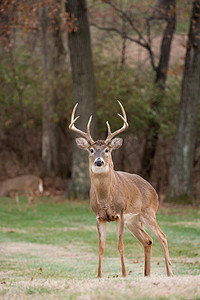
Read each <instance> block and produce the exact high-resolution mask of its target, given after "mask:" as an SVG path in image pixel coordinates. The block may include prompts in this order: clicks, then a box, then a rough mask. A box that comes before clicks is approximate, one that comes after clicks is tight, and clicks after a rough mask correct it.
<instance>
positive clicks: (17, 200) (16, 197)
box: [15, 193, 21, 211]
mask: <svg viewBox="0 0 200 300" xmlns="http://www.w3.org/2000/svg"><path fill="white" fill-rule="evenodd" d="M15 201H16V204H17V208H18V210H19V211H21V207H20V205H19V198H18V194H17V193H15Z"/></svg>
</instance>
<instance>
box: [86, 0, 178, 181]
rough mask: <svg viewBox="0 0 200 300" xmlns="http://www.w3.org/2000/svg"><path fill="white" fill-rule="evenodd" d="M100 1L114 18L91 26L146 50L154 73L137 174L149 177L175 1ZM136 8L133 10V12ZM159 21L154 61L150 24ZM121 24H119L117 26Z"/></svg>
mask: <svg viewBox="0 0 200 300" xmlns="http://www.w3.org/2000/svg"><path fill="white" fill-rule="evenodd" d="M103 2H104V3H106V4H108V5H109V6H110V7H111V8H112V10H113V11H114V13H115V14H117V17H118V18H114V21H115V23H114V22H112V23H113V24H112V23H111V25H109V26H105V25H104V23H105V17H104V18H103V19H102V23H103V25H99V24H96V23H95V22H94V21H93V22H91V25H93V26H94V27H96V28H98V29H100V30H105V31H109V32H115V33H117V34H118V35H120V36H121V37H122V39H123V40H125V39H127V40H129V41H132V42H134V43H136V44H138V45H140V46H141V47H143V48H144V49H146V50H147V52H148V54H149V59H150V62H151V66H152V69H153V71H154V74H155V78H154V83H155V98H154V99H153V100H152V104H151V111H152V114H151V117H150V118H149V124H148V128H147V130H146V136H145V145H144V151H143V157H142V164H141V175H142V176H143V177H144V178H146V179H148V180H150V176H151V171H152V167H153V161H154V156H155V152H156V147H157V141H158V138H159V129H160V125H159V123H158V120H157V115H158V114H159V110H160V105H161V103H162V102H161V101H160V98H162V97H163V94H164V91H165V85H166V79H167V72H168V67H169V59H170V51H171V44H172V39H173V35H174V32H175V27H176V0H158V1H156V5H155V7H153V8H151V7H148V8H146V7H145V5H144V3H143V5H144V7H143V5H141V3H140V4H138V6H137V4H131V3H129V4H128V5H127V6H126V7H124V8H123V7H122V6H120V5H117V4H116V2H115V1H112V0H104V1H103ZM136 10H137V13H135V11H136ZM160 21H162V22H164V27H163V28H164V29H163V36H162V41H161V46H160V55H159V60H158V63H156V58H155V57H156V55H155V53H154V50H153V47H152V31H154V25H155V24H156V23H157V22H160ZM107 23H110V22H109V21H108V22H107ZM121 23H122V25H123V26H121ZM124 24H125V25H124ZM162 26H163V24H162ZM152 28H153V30H152ZM133 33H134V34H133Z"/></svg>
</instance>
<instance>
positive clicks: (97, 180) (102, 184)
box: [69, 100, 173, 278]
mask: <svg viewBox="0 0 200 300" xmlns="http://www.w3.org/2000/svg"><path fill="white" fill-rule="evenodd" d="M117 101H118V103H119V105H120V107H121V111H122V115H121V114H119V113H118V116H119V117H120V118H121V119H122V120H123V126H122V127H121V128H120V129H118V130H116V131H115V132H113V133H112V132H111V128H110V125H109V122H108V121H107V122H106V124H107V129H108V135H107V138H106V139H105V140H97V141H94V140H93V139H92V137H91V135H90V124H91V120H92V115H91V116H90V118H89V120H88V123H87V131H86V132H84V131H82V130H80V129H78V128H77V127H76V126H75V122H76V121H77V119H78V118H79V116H77V117H75V112H76V108H77V106H78V103H77V104H76V105H75V106H74V109H73V111H72V114H71V123H70V125H69V129H70V130H72V131H74V132H76V133H78V134H79V135H81V136H82V137H79V138H76V144H77V146H78V147H79V148H80V149H83V150H87V151H88V152H89V173H90V179H91V188H90V206H91V208H92V210H93V212H94V213H95V215H96V221H97V230H98V235H99V264H98V274H97V277H98V278H101V277H102V266H103V256H104V251H105V243H106V226H107V222H112V221H115V222H116V231H117V239H118V251H119V254H120V257H121V268H122V277H127V271H126V267H125V261H124V244H123V233H124V225H125V226H126V227H127V228H128V229H129V231H130V232H131V234H132V235H133V236H135V238H136V239H137V240H138V241H139V242H140V243H141V244H142V245H143V247H144V256H145V265H144V276H150V272H151V248H152V244H153V240H152V238H151V237H150V236H149V235H148V233H147V232H146V231H145V230H144V226H146V227H147V228H149V230H150V231H151V232H152V233H153V234H154V235H155V236H156V237H157V238H158V240H159V242H160V244H161V246H162V248H163V251H164V257H165V264H166V270H167V275H168V276H173V273H172V267H171V261H170V257H169V250H168V244H167V237H166V235H165V234H164V233H163V232H162V231H161V229H160V228H159V226H158V224H157V220H156V212H157V209H158V204H159V202H158V195H157V193H156V191H155V189H154V188H153V186H152V185H151V184H150V183H149V182H148V181H146V180H145V179H143V178H142V177H140V176H139V175H137V174H131V173H126V172H122V171H115V170H114V166H113V160H112V156H111V153H112V151H113V150H116V149H119V148H120V147H121V146H122V142H123V139H122V138H114V137H115V136H116V135H118V134H120V133H122V132H123V131H124V130H126V129H127V128H128V121H127V117H126V112H125V110H124V108H123V106H122V104H121V102H120V101H119V100H117Z"/></svg>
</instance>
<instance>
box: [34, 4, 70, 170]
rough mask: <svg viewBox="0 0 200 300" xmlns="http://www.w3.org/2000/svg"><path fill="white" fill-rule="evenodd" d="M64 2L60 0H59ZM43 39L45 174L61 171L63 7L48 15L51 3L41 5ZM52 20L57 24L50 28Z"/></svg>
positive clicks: (43, 159) (43, 144) (43, 147)
mask: <svg viewBox="0 0 200 300" xmlns="http://www.w3.org/2000/svg"><path fill="white" fill-rule="evenodd" d="M55 4H57V5H60V4H61V2H60V0H55ZM40 19H41V39H42V54H43V79H44V85H43V86H44V89H43V95H44V100H43V120H42V162H43V166H42V171H43V174H44V175H52V174H59V169H60V166H59V141H58V136H59V134H58V125H57V122H58V116H57V107H58V101H59V100H58V99H59V97H58V96H57V91H58V90H59V78H60V76H59V75H60V74H62V69H63V64H64V47H63V44H62V39H61V34H60V16H59V10H57V13H55V15H54V16H53V20H51V21H50V20H49V18H48V6H47V4H46V5H44V7H42V8H41V17H40ZM50 22H53V24H54V28H53V30H51V29H50V26H51V25H52V24H50Z"/></svg>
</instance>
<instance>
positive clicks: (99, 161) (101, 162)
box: [94, 157, 104, 167]
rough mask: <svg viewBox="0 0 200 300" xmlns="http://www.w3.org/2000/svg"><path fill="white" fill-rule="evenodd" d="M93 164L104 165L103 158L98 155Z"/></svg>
mask: <svg viewBox="0 0 200 300" xmlns="http://www.w3.org/2000/svg"><path fill="white" fill-rule="evenodd" d="M94 164H95V166H97V167H102V166H103V165H104V160H103V159H102V158H101V157H98V158H96V159H95V161H94Z"/></svg>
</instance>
